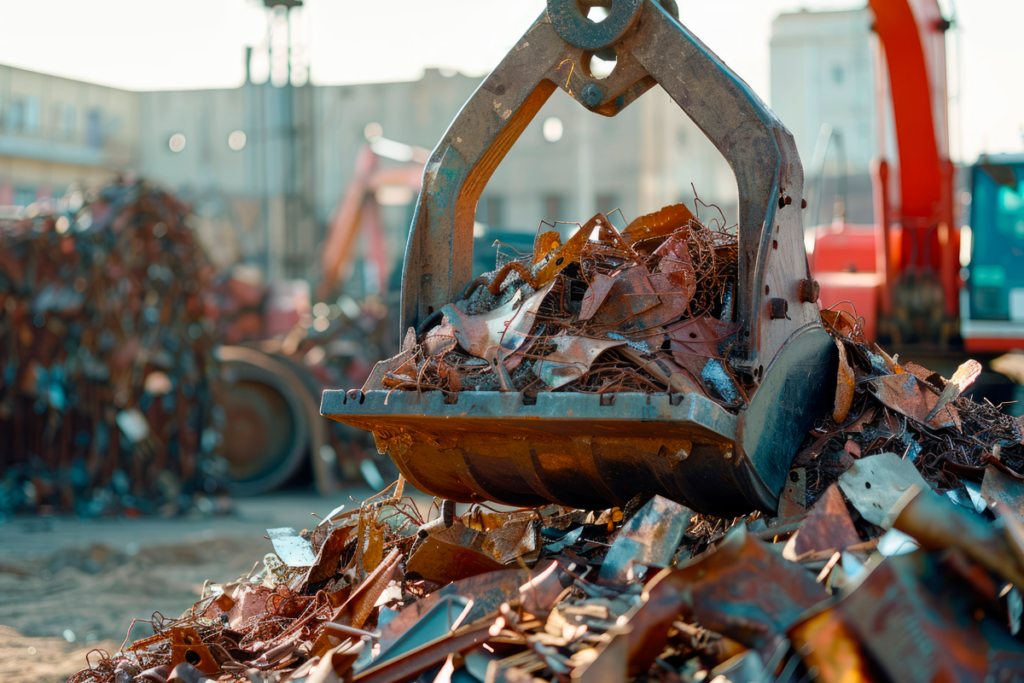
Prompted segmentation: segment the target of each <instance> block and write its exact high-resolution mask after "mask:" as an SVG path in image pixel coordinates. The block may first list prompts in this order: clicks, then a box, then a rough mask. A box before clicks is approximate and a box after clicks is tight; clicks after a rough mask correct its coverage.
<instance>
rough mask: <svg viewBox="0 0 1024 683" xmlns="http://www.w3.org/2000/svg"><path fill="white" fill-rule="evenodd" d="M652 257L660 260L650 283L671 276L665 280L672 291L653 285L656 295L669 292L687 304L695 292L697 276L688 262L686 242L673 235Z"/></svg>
mask: <svg viewBox="0 0 1024 683" xmlns="http://www.w3.org/2000/svg"><path fill="white" fill-rule="evenodd" d="M653 256H660V257H661V260H660V261H659V262H658V268H657V270H656V271H655V273H656V274H655V275H652V276H651V277H652V281H653V280H654V279H655V278H658V277H660V276H673V277H670V278H668V280H666V282H667V283H670V284H671V285H672V286H673V287H672V289H662V288H660V287H658V286H657V285H655V289H657V290H658V293H659V294H662V295H665V294H667V293H669V292H671V293H673V294H674V295H681V296H684V297H685V299H686V301H687V302H689V301H690V299H692V298H693V295H694V294H695V293H696V292H697V274H696V272H695V271H694V269H693V263H692V262H691V260H690V247H689V244H688V243H687V241H686V240H685V239H682V238H680V237H679V236H678V235H673V236H671V237H669V238H668V239H667V240H665V242H664V243H663V244H662V245H661V246H660V247H658V248H657V249H656V250H655V251H654V254H653ZM684 308H685V306H684Z"/></svg>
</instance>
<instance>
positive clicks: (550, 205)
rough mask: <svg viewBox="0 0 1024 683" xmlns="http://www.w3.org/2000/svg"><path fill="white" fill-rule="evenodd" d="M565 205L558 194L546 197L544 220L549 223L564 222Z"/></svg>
mask: <svg viewBox="0 0 1024 683" xmlns="http://www.w3.org/2000/svg"><path fill="white" fill-rule="evenodd" d="M563 203H564V202H563V200H562V197H561V196H560V195H557V194H549V195H547V196H546V197H544V220H545V221H547V222H548V223H554V222H555V221H560V220H562V206H563Z"/></svg>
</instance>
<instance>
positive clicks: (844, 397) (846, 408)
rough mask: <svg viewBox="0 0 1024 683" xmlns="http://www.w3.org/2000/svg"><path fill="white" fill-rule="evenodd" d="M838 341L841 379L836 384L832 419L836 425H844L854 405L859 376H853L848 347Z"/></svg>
mask: <svg viewBox="0 0 1024 683" xmlns="http://www.w3.org/2000/svg"><path fill="white" fill-rule="evenodd" d="M835 341H836V348H837V349H838V350H839V378H838V381H837V383H836V402H835V407H834V408H833V410H832V419H833V420H835V422H836V424H842V423H843V422H844V421H845V420H846V416H847V415H849V414H850V406H852V405H853V394H854V387H855V386H856V384H857V376H856V375H854V374H853V368H852V367H851V366H850V361H849V359H847V357H846V347H845V346H844V345H843V342H841V341H839V340H838V339H836V340H835Z"/></svg>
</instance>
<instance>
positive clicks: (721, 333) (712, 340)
mask: <svg viewBox="0 0 1024 683" xmlns="http://www.w3.org/2000/svg"><path fill="white" fill-rule="evenodd" d="M737 329H738V327H737V326H735V325H731V324H727V323H723V322H721V321H720V320H715V319H714V318H712V317H710V316H703V317H700V318H693V319H692V320H686V321H684V322H681V323H679V324H678V325H672V326H671V328H670V329H669V330H668V338H669V340H670V342H671V347H672V355H673V356H674V357H675V358H676V362H678V363H680V364H682V363H684V362H685V361H686V358H685V357H686V356H701V357H705V358H720V357H721V353H720V352H719V351H718V345H719V344H721V343H722V342H723V341H724V340H725V339H727V338H729V337H730V336H732V335H733V334H735V333H736V330H737Z"/></svg>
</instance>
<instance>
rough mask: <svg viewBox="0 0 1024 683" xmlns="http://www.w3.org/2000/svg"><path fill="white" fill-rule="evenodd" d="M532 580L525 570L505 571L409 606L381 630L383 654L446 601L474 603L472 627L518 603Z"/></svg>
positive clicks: (458, 583) (457, 584)
mask: <svg viewBox="0 0 1024 683" xmlns="http://www.w3.org/2000/svg"><path fill="white" fill-rule="evenodd" d="M530 579H531V576H530V572H528V571H526V570H524V569H508V568H506V567H502V568H501V570H500V571H494V572H490V573H488V574H481V575H479V576H473V577H470V578H467V579H462V580H461V581H456V582H454V583H450V584H448V585H447V586H445V587H444V588H441V589H440V590H437V591H434V592H433V593H431V594H430V595H428V596H426V597H424V598H423V599H421V600H417V601H416V602H414V603H412V604H411V605H406V607H405V608H404V609H403V610H402V611H401V612H400V613H399V614H398V616H396V617H395V618H393V619H392V620H391V621H389V622H388V623H387V625H386V626H384V627H382V628H381V629H380V632H381V635H380V639H379V644H380V651H381V654H383V653H385V652H387V651H388V650H389V649H390V648H391V647H392V646H393V645H394V644H395V643H396V642H397V641H398V640H399V639H400V638H401V637H402V636H403V635H404V634H406V633H408V632H409V630H410V629H412V628H413V627H414V626H415V625H416V624H417V623H418V622H419V621H420V620H421V619H423V618H424V617H425V616H426V615H428V614H429V612H430V610H431V609H433V608H434V606H435V605H437V604H439V603H441V602H442V601H445V600H447V599H448V598H451V597H459V596H461V597H463V598H465V599H472V601H473V604H472V606H471V607H470V608H469V610H468V611H467V613H466V615H465V616H464V617H463V619H462V622H463V623H464V624H471V623H473V622H474V621H478V620H480V619H483V618H484V617H487V616H489V615H493V614H497V612H498V608H499V606H500V605H501V604H502V603H505V602H510V601H513V600H516V599H518V597H519V595H520V588H521V587H522V586H523V585H524V584H526V583H527V582H528V581H530ZM455 616H458V615H455Z"/></svg>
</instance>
